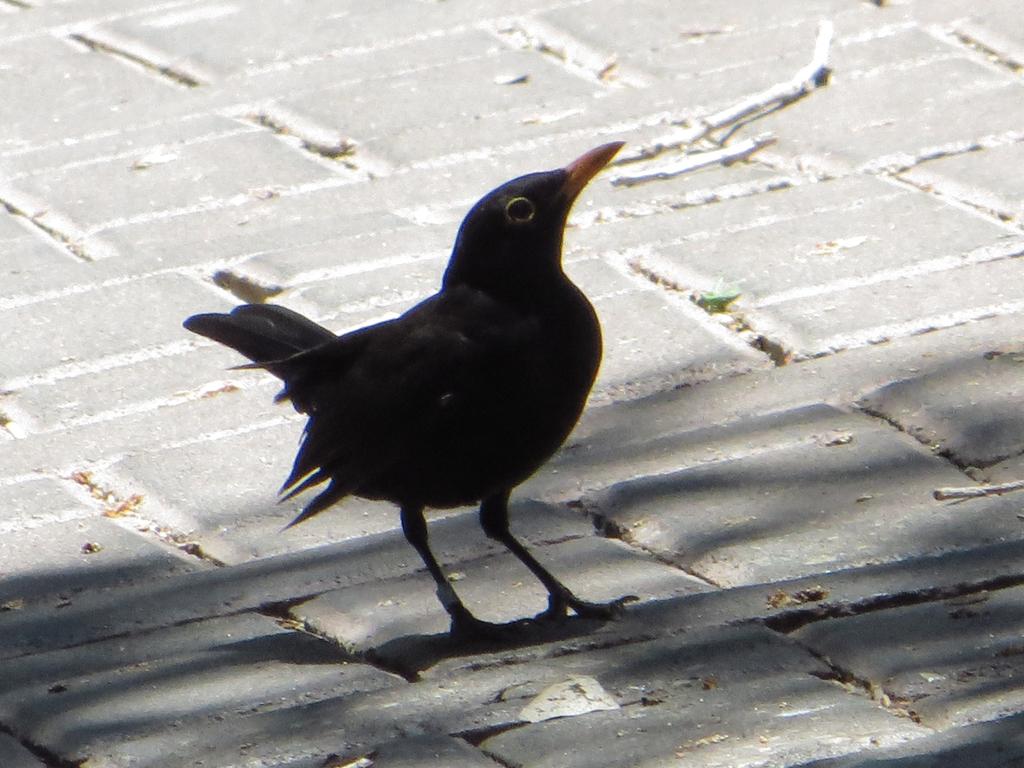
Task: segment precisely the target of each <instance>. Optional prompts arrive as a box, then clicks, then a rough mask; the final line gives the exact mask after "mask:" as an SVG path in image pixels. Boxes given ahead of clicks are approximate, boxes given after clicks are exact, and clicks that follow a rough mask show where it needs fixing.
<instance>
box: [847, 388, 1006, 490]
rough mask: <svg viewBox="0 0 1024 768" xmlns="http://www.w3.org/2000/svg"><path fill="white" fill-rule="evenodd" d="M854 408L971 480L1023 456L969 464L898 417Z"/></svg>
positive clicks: (864, 407)
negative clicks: (915, 443) (985, 471)
mask: <svg viewBox="0 0 1024 768" xmlns="http://www.w3.org/2000/svg"><path fill="white" fill-rule="evenodd" d="M853 407H854V409H856V410H857V411H859V412H860V413H863V414H865V415H867V416H871V417H873V418H876V419H879V420H881V421H883V422H885V423H886V424H888V425H889V426H891V427H892V428H893V429H896V430H898V431H900V432H902V433H903V434H905V435H907V436H908V437H912V438H913V439H914V440H916V441H917V442H919V443H920V444H921V445H923V446H925V447H926V448H928V449H929V450H930V451H931V452H932V453H933V455H935V456H938V457H940V458H942V459H945V460H946V461H947V462H949V463H950V464H951V465H953V467H955V468H956V469H957V470H959V471H960V472H962V473H963V474H964V475H966V476H967V477H969V478H970V479H971V480H975V481H977V480H978V478H977V477H975V475H976V474H978V472H977V471H978V470H982V469H987V468H988V467H991V466H994V465H995V464H998V463H1000V462H1001V461H1006V460H1007V459H1011V458H1015V457H1017V456H1020V455H1022V454H1021V453H1019V452H1010V453H1006V454H998V455H995V456H993V457H991V458H990V459H989V460H987V461H973V462H970V463H967V462H965V461H963V460H961V459H960V458H959V457H958V456H957V455H956V453H955V452H954V451H953V450H952V449H949V448H942V447H941V445H940V444H938V443H933V442H932V441H930V440H929V439H928V436H927V435H925V434H923V433H921V432H920V431H918V430H915V429H907V427H906V426H904V425H903V424H902V423H900V422H899V421H898V420H897V419H896V417H894V416H890V415H889V414H888V413H885V412H884V411H880V410H878V409H876V408H872V407H871V406H868V405H865V404H862V403H854V405H853Z"/></svg>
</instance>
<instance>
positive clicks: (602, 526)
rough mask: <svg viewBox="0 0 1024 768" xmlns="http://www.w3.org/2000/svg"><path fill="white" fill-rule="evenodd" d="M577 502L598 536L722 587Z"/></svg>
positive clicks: (708, 584)
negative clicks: (616, 541) (622, 544)
mask: <svg viewBox="0 0 1024 768" xmlns="http://www.w3.org/2000/svg"><path fill="white" fill-rule="evenodd" d="M577 504H578V505H579V507H580V508H581V509H583V510H584V512H585V513H586V514H587V516H588V517H589V518H590V519H591V521H592V522H593V524H594V530H595V531H597V533H598V534H599V535H600V536H603V537H604V538H606V539H616V540H618V541H621V542H623V543H624V544H628V545H629V546H630V547H632V548H634V549H637V550H639V551H641V552H643V553H644V554H645V555H647V556H648V557H650V558H652V559H653V560H656V561H657V562H659V563H661V564H662V565H667V566H669V567H670V568H675V569H676V570H679V571H682V572H683V573H685V574H686V575H687V576H689V577H690V578H693V579H696V580H697V581H699V582H701V583H702V584H706V585H707V586H710V587H714V588H716V589H723V586H722V585H721V584H719V583H717V582H715V581H713V580H711V579H709V578H708V577H707V576H706V575H705V574H702V573H699V572H697V571H694V570H693V569H691V568H687V567H686V566H684V565H681V564H680V563H678V562H676V561H674V560H672V559H671V558H669V557H666V556H664V555H662V554H660V553H658V552H655V551H654V550H652V549H650V548H649V547H647V546H645V545H644V544H642V543H640V542H639V541H637V540H636V539H635V538H633V536H632V535H631V534H630V532H629V529H628V528H626V527H624V526H622V525H620V524H619V523H617V522H615V521H614V520H612V519H610V518H609V517H607V516H606V515H604V514H602V513H601V512H599V511H597V510H596V509H593V508H589V507H587V506H586V504H585V503H584V502H582V501H580V502H577Z"/></svg>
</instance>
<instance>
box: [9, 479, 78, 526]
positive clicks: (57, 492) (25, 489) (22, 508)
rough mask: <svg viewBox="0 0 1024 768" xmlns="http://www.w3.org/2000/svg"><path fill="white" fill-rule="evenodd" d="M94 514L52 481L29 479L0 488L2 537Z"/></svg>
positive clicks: (59, 483)
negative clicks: (23, 529) (14, 532)
mask: <svg viewBox="0 0 1024 768" xmlns="http://www.w3.org/2000/svg"><path fill="white" fill-rule="evenodd" d="M95 513H96V510H95V509H94V508H92V507H90V506H89V505H88V504H87V503H85V502H84V501H83V500H82V499H80V498H77V497H76V496H74V495H72V493H71V492H69V491H68V489H67V487H66V486H65V485H64V484H63V483H61V482H59V481H57V480H55V479H54V478H52V477H39V476H32V475H29V476H28V477H22V478H15V479H14V480H13V481H12V482H10V483H4V484H3V485H0V531H3V532H4V534H7V533H10V532H12V531H16V530H18V529H20V528H36V527H38V526H40V525H46V524H47V523H51V522H63V521H65V520H73V519H76V518H80V517H87V516H89V515H93V514H95Z"/></svg>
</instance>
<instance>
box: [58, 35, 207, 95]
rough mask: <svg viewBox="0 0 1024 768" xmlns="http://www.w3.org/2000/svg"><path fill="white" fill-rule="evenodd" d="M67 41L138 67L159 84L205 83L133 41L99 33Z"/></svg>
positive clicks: (185, 85)
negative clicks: (157, 77)
mask: <svg viewBox="0 0 1024 768" xmlns="http://www.w3.org/2000/svg"><path fill="white" fill-rule="evenodd" d="M67 39H68V40H69V41H71V42H72V43H78V44H79V45H84V46H85V47H86V48H88V49H89V50H91V51H96V52H98V53H104V54H107V55H109V56H112V57H114V58H115V59H117V60H119V61H123V62H126V63H128V64H132V65H134V66H137V67H141V68H142V69H143V70H145V71H147V72H150V73H152V74H156V75H158V76H159V79H160V80H161V81H162V82H165V83H169V84H171V85H174V86H177V87H179V88H197V87H199V86H200V85H203V84H204V82H205V80H206V79H207V78H206V77H205V76H204V75H202V74H201V73H199V72H198V71H195V69H194V68H192V67H189V66H187V65H185V64H182V63H181V62H180V60H179V59H177V57H171V56H168V55H166V54H163V53H161V52H159V51H156V50H154V49H152V48H150V47H148V46H146V45H145V44H143V43H140V42H137V41H132V40H126V39H121V38H119V37H116V36H113V35H107V34H104V33H101V32H100V31H99V30H89V31H88V32H85V31H83V32H73V33H71V34H69V35H68V37H67ZM172 62H173V63H172Z"/></svg>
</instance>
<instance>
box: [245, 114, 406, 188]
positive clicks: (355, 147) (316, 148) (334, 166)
mask: <svg viewBox="0 0 1024 768" xmlns="http://www.w3.org/2000/svg"><path fill="white" fill-rule="evenodd" d="M234 117H235V119H237V120H240V121H243V122H245V123H248V124H250V125H256V126H259V127H261V128H266V129H268V130H270V131H272V132H273V133H274V134H275V135H276V136H278V137H279V138H280V139H281V140H282V141H284V142H286V143H288V144H289V145H291V146H293V147H295V148H296V149H298V150H299V151H301V152H303V153H305V154H306V155H307V156H310V157H311V158H312V159H314V160H316V161H318V162H320V163H321V164H324V163H325V162H326V163H327V167H329V168H330V169H331V170H332V171H334V172H338V171H339V170H340V171H343V172H347V173H348V174H349V175H350V176H351V178H352V180H356V181H365V180H369V179H373V178H376V177H378V176H386V175H388V174H389V173H391V172H392V168H391V165H390V164H389V163H387V162H385V161H383V160H381V159H380V158H377V157H374V156H372V155H371V154H368V153H367V152H366V151H365V150H363V149H360V147H359V144H358V142H356V141H355V140H354V139H352V138H351V137H349V136H346V135H344V134H342V133H341V132H340V131H338V130H336V129H334V128H330V127H328V126H325V125H321V124H320V123H318V122H316V121H315V120H311V119H310V118H308V117H305V116H303V115H300V114H297V113H295V112H293V111H292V110H289V109H287V108H285V107H283V106H281V105H279V104H276V103H271V104H265V105H263V106H261V107H259V108H255V109H252V108H251V109H249V110H247V111H245V112H242V113H240V114H238V113H236V114H235V115H234Z"/></svg>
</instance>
